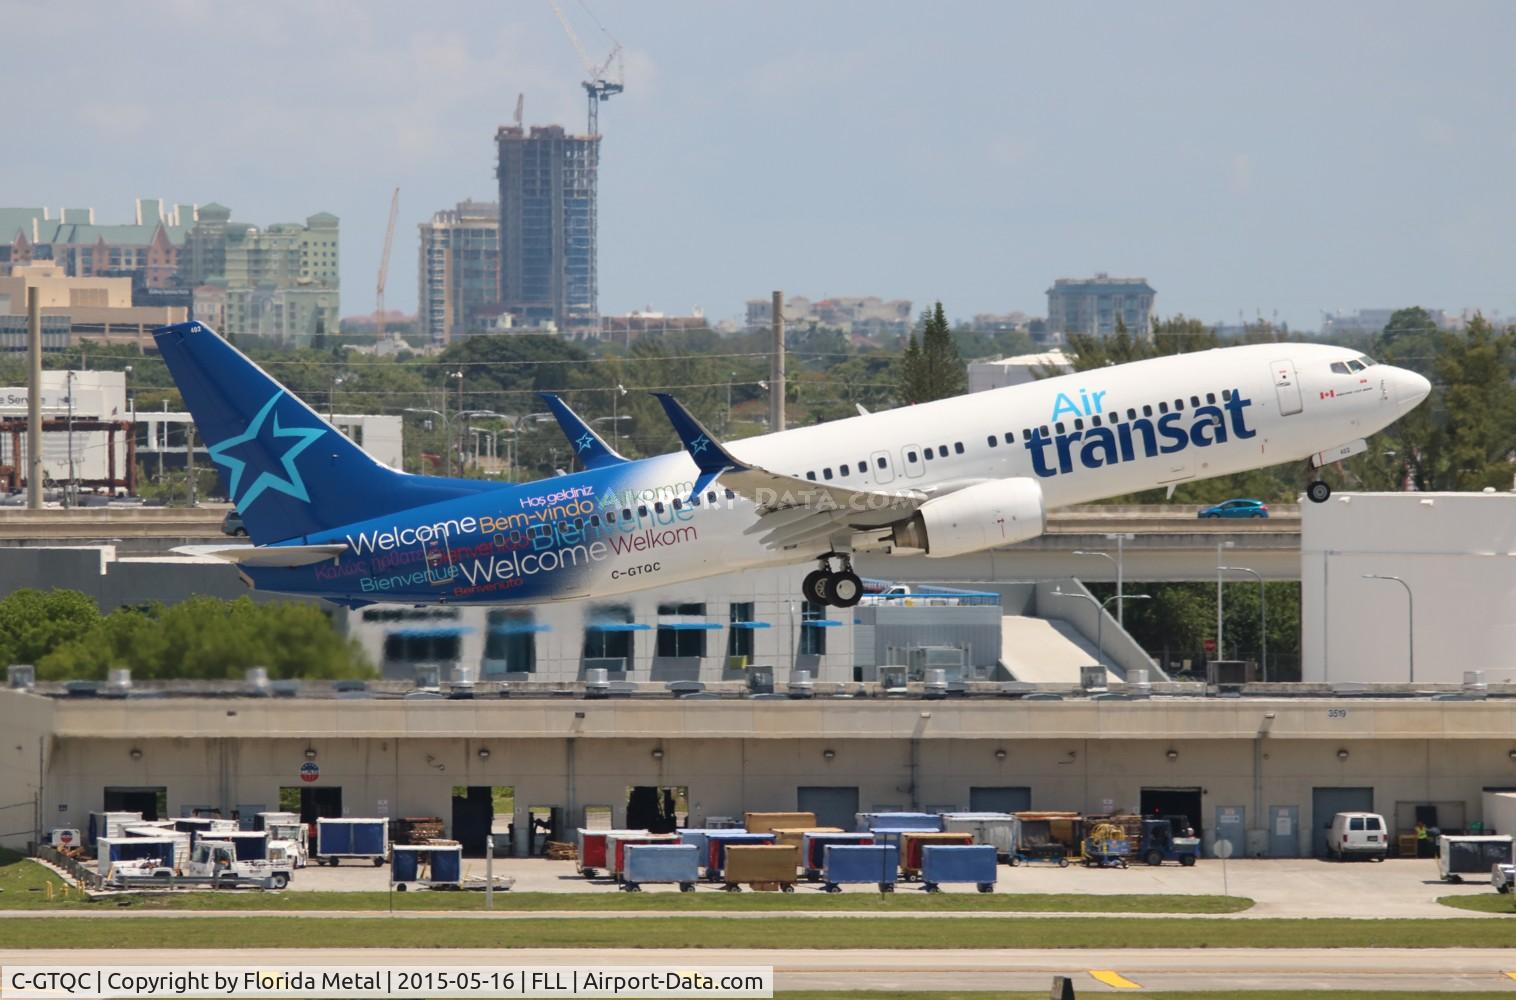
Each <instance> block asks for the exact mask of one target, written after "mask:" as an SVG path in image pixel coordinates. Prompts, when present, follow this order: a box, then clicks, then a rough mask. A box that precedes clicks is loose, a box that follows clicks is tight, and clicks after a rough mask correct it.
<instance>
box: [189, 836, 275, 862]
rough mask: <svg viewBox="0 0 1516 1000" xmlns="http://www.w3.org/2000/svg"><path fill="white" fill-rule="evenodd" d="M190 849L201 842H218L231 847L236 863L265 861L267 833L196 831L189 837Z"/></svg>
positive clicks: (266, 855) (266, 858) (266, 857)
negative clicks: (235, 856)
mask: <svg viewBox="0 0 1516 1000" xmlns="http://www.w3.org/2000/svg"><path fill="white" fill-rule="evenodd" d="M189 836H190V847H191V848H193V847H194V846H195V845H196V844H198V843H199V842H200V841H202V840H219V841H224V842H226V843H229V844H231V845H232V848H233V850H235V851H236V853H237V858H236V860H238V861H267V860H268V840H269V837H268V833H267V832H262V833H260V832H258V831H256V830H227V831H224V832H221V833H201V832H199V831H196V832H194V833H191V834H190V835H189Z"/></svg>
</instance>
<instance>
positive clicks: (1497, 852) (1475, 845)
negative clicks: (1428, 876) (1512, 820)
mask: <svg viewBox="0 0 1516 1000" xmlns="http://www.w3.org/2000/svg"><path fill="white" fill-rule="evenodd" d="M1510 863H1511V838H1510V837H1509V836H1506V835H1505V834H1501V835H1499V836H1495V835H1490V834H1487V835H1484V836H1478V837H1461V836H1451V835H1449V834H1446V833H1444V834H1442V835H1441V836H1439V837H1438V838H1437V874H1438V875H1439V876H1441V877H1442V880H1443V881H1444V882H1462V881H1463V879H1464V877H1465V876H1473V877H1474V878H1479V879H1484V878H1489V877H1490V872H1491V870H1492V869H1493V868H1494V867H1495V866H1496V865H1508V864H1510Z"/></svg>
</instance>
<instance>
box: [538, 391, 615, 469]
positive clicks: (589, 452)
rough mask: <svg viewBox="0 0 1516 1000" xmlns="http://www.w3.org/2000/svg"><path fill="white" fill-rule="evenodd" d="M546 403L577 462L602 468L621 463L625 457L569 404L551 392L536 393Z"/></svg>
mask: <svg viewBox="0 0 1516 1000" xmlns="http://www.w3.org/2000/svg"><path fill="white" fill-rule="evenodd" d="M537 395H538V396H540V397H541V398H542V400H543V402H545V403H547V408H548V409H549V410H552V411H553V416H554V417H556V418H557V420H558V427H559V429H561V430H562V431H563V436H564V437H566V438H568V440H569V444H570V445H572V446H573V448H574V455H575V456H576V457H577V458H578V459H579V464H580V465H582V466H584V467H585V468H586V469H603V468H605V467H606V466H608V465H621V464H622V463H623V462H625V461H626V457H625V456H623V455H619V454H617V453H616V450H615V449H614V448H612V447H611V446H610V445H608V444H606V443H605V439H604V438H602V437H601V436H600V435H599V434H596V433H595V432H594V431H593V430H591V429H590V425H589V424H587V423H585V422H584V420H583V419H582V418H581V417H580V416H579V414H577V413H575V412H574V411H573V410H572V409H570V408H569V405H568V404H567V403H565V402H564V401H563V400H562V399H560V398H558V397H557V396H555V395H553V394H552V393H551V392H539V393H537Z"/></svg>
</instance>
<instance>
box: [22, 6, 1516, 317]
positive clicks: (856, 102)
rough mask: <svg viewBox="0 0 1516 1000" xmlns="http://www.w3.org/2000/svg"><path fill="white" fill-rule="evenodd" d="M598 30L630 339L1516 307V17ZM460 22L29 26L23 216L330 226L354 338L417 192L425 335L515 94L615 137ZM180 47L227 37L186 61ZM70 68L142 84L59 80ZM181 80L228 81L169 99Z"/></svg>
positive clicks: (1383, 9)
mask: <svg viewBox="0 0 1516 1000" xmlns="http://www.w3.org/2000/svg"><path fill="white" fill-rule="evenodd" d="M592 6H593V9H594V11H595V14H596V15H597V16H598V17H599V19H600V21H601V22H603V23H604V24H605V25H606V26H607V27H608V28H609V29H610V30H611V31H612V32H614V33H615V35H616V36H617V37H618V38H619V39H620V40H621V42H622V43H623V44H624V45H625V46H626V74H625V75H626V92H625V93H624V94H621V95H618V96H617V97H615V98H614V100H612V101H610V102H608V103H607V104H605V105H604V106H603V108H602V109H601V119H600V121H601V129H602V132H603V133H604V136H605V139H604V143H603V151H602V159H601V169H600V199H599V200H600V208H599V215H600V220H599V243H600V254H599V258H600V259H599V274H600V281H599V284H600V296H599V298H600V311H601V312H602V313H605V314H618V313H625V312H627V311H630V310H633V309H639V308H643V307H647V306H651V307H652V308H653V309H655V310H661V311H663V312H667V313H670V314H679V313H687V312H688V311H689V310H690V308H691V307H692V306H701V307H703V308H704V309H705V311H706V312H707V314H709V315H710V316H711V317H712V319H713V320H717V319H727V318H740V316H741V313H742V309H743V304H744V302H745V300H746V299H748V298H751V297H752V296H753V295H755V294H761V293H762V291H764V290H765V289H767V288H784V289H786V290H787V291H791V292H792V293H793V294H799V295H807V296H810V297H813V298H820V297H822V296H828V295H880V296H886V297H900V298H908V299H911V300H912V301H914V302H917V303H926V302H930V301H933V300H936V299H941V300H943V301H944V302H945V303H946V305H947V307H948V310H949V312H950V313H951V314H952V315H954V316H962V317H968V316H971V315H973V314H974V313H998V312H1006V311H1011V310H1022V311H1025V312H1028V313H1030V314H1034V315H1037V314H1041V313H1042V312H1043V311H1044V309H1045V300H1044V294H1043V293H1044V291H1045V290H1046V288H1047V287H1048V286H1049V284H1050V283H1051V282H1052V281H1053V280H1054V279H1056V278H1059V277H1084V276H1089V275H1092V274H1094V273H1096V272H1098V271H1107V272H1110V273H1112V274H1141V275H1145V276H1147V278H1148V279H1149V281H1151V282H1152V284H1153V286H1154V287H1156V288H1158V289H1159V291H1160V297H1159V300H1158V312H1159V314H1160V315H1171V314H1173V313H1175V312H1180V311H1183V312H1185V313H1187V314H1191V315H1195V316H1198V317H1200V318H1202V319H1204V320H1207V321H1209V322H1232V321H1234V320H1235V319H1236V317H1237V316H1238V314H1239V312H1240V313H1242V314H1244V315H1245V316H1246V317H1247V318H1249V319H1251V318H1253V317H1254V315H1255V314H1256V313H1257V312H1258V311H1259V310H1261V311H1262V314H1263V316H1264V318H1274V316H1275V312H1276V310H1277V318H1278V319H1279V320H1281V321H1285V322H1288V323H1289V324H1290V325H1291V326H1292V327H1294V328H1297V329H1315V328H1317V327H1318V326H1319V325H1320V322H1321V316H1322V313H1323V312H1332V311H1335V310H1339V309H1341V310H1348V311H1352V310H1356V309H1359V308H1370V307H1393V306H1399V305H1408V304H1412V303H1420V304H1422V305H1426V306H1429V307H1440V308H1445V309H1449V310H1457V309H1460V308H1464V307H1470V306H1473V307H1481V308H1483V309H1485V310H1486V311H1488V312H1499V313H1501V314H1504V315H1510V314H1512V313H1516V289H1513V287H1512V285H1511V283H1510V281H1509V278H1508V276H1509V273H1510V270H1511V268H1510V264H1511V255H1510V252H1509V250H1508V249H1507V248H1506V243H1507V242H1508V241H1507V240H1506V239H1504V237H1505V236H1506V234H1507V233H1509V232H1511V231H1512V229H1513V224H1516V192H1513V191H1512V190H1511V188H1510V185H1509V184H1508V182H1507V181H1506V178H1508V177H1509V176H1510V174H1511V172H1512V168H1513V167H1516V135H1513V134H1512V133H1511V130H1510V128H1509V124H1508V123H1509V122H1510V121H1511V120H1513V118H1516V116H1513V114H1512V111H1513V110H1516V109H1513V107H1512V104H1513V98H1512V92H1511V88H1510V87H1509V86H1508V85H1506V84H1505V83H1504V81H1503V79H1502V76H1501V68H1502V66H1503V65H1504V62H1503V59H1502V55H1503V52H1502V44H1503V39H1508V38H1510V37H1512V35H1511V31H1510V29H1511V28H1512V27H1516V10H1512V9H1511V8H1509V7H1506V6H1503V5H1498V4H1487V3H1469V4H1462V5H1458V6H1455V7H1451V8H1446V9H1431V8H1425V7H1421V6H1414V5H1379V4H1375V5H1372V6H1370V5H1368V4H1340V5H1332V6H1330V7H1326V8H1316V7H1312V8H1305V7H1303V6H1302V7H1301V8H1300V11H1301V13H1302V14H1303V15H1304V14H1307V13H1308V14H1309V16H1308V17H1306V18H1305V22H1306V26H1305V27H1302V24H1301V23H1299V22H1300V20H1301V19H1298V18H1279V17H1277V16H1275V15H1274V13H1273V12H1272V11H1256V12H1255V11H1250V10H1247V9H1241V8H1239V9H1230V8H1222V9H1217V8H1212V7H1208V6H1205V5H1198V4H1166V5H1163V6H1161V7H1158V8H1154V9H1150V10H1144V11H1136V10H1130V9H1125V8H1120V7H1114V6H1111V7H1105V6H1094V7H1086V8H1069V9H1062V8H1057V9H1040V8H1032V7H1021V6H1001V5H983V6H980V5H969V4H961V5H954V6H950V7H947V8H944V9H943V10H942V11H940V12H937V13H933V12H928V11H925V10H919V9H917V8H916V7H914V6H909V5H899V4H896V5H892V4H885V5H869V6H867V7H864V6H862V5H858V4H834V5H826V6H823V7H820V8H816V9H812V8H810V7H804V6H799V5H786V4H777V5H772V6H767V7H764V8H762V9H761V10H760V9H756V8H755V9H751V10H749V9H742V8H709V7H706V6H703V5H697V4H669V5H660V6H659V7H657V8H642V7H638V6H634V5H630V4H625V3H613V2H608V0H602V2H599V3H594V4H592ZM438 11H439V13H438V15H437V18H436V20H435V21H434V22H432V23H423V22H418V21H416V20H415V19H414V14H413V13H412V11H411V9H410V8H407V7H404V6H401V5H399V4H394V3H375V4H343V3H330V4H322V5H316V6H312V7H304V6H299V5H295V4H283V3H273V4H268V5H260V6H259V7H257V8H256V9H253V8H248V9H243V8H226V7H223V6H221V5H213V4H203V3H199V2H196V0H173V2H169V0H165V2H160V3H147V4H144V5H142V6H140V7H134V8H132V9H130V10H125V9H117V8H114V7H110V6H106V5H82V6H79V7H75V8H63V9H60V8H57V7H56V6H50V5H45V4H41V3H32V2H21V3H17V4H13V5H11V6H10V7H9V9H8V11H7V17H8V19H9V21H10V24H11V26H12V27H13V28H14V29H16V30H17V31H18V33H19V35H18V36H24V37H27V38H29V39H31V43H30V44H29V45H28V46H25V47H24V50H23V51H20V52H19V53H18V59H19V63H18V64H17V73H16V78H17V79H18V80H20V81H23V82H22V83H21V85H20V86H21V90H22V93H23V96H25V95H26V92H27V91H28V88H32V87H35V88H37V93H36V94H34V95H32V96H33V97H40V96H42V88H43V84H41V83H36V84H32V83H27V82H25V81H43V80H46V81H47V83H46V85H45V86H46V96H47V97H48V100H47V101H45V102H44V101H41V100H25V101H22V102H19V103H18V115H19V117H20V124H21V126H22V129H21V131H20V132H19V133H18V134H23V135H26V136H27V137H28V139H29V142H30V143H31V144H33V150H34V151H33V152H31V153H29V154H25V155H21V156H18V157H15V158H13V159H12V160H11V161H10V162H8V163H7V164H6V165H5V166H4V167H3V168H0V204H8V205H34V204H46V205H48V206H49V207H50V208H52V209H54V211H56V210H57V208H58V207H61V206H65V205H68V206H73V205H88V206H93V207H95V208H96V210H97V213H98V215H99V217H100V218H101V220H102V221H112V220H114V219H118V218H124V217H125V215H126V212H127V210H128V208H129V206H130V205H131V203H132V199H133V198H135V197H138V196H140V195H142V194H144V193H146V194H151V195H154V196H163V197H170V198H175V199H189V200H192V201H196V202H198V203H201V204H205V203H207V202H210V201H222V202H224V203H229V204H235V205H237V206H239V209H238V210H239V213H240V214H244V215H246V216H247V217H248V218H257V219H283V218H304V217H306V216H308V215H311V214H314V213H318V212H331V213H332V214H335V215H337V216H339V217H340V218H341V219H342V228H343V230H344V232H343V237H344V239H343V244H342V272H341V279H342V285H343V286H344V291H345V293H346V295H345V302H344V310H343V311H344V312H345V313H347V314H349V315H362V314H364V313H365V312H367V311H369V310H370V309H371V304H372V296H373V285H374V275H375V272H376V270H377V264H378V259H379V254H380V250H381V246H382V242H383V229H384V223H385V216H386V210H387V207H388V196H389V192H390V191H391V190H392V189H393V187H395V186H397V185H398V186H399V187H400V188H401V218H400V222H399V224H398V225H397V236H396V239H397V246H396V253H395V254H394V255H393V263H392V269H391V272H390V275H389V282H388V300H389V303H390V304H391V305H392V306H394V307H399V308H404V309H406V310H407V311H411V310H414V309H415V306H416V302H415V289H416V287H417V280H416V271H415V266H416V259H417V258H416V253H415V247H416V243H415V240H416V235H415V234H416V232H417V229H416V227H417V225H418V224H420V223H422V222H424V221H425V220H427V219H429V218H430V217H431V215H432V213H434V212H436V211H438V210H441V209H445V208H447V207H449V206H452V205H454V204H456V203H457V202H459V201H462V200H464V199H468V198H473V199H476V200H489V199H490V197H491V196H492V195H493V194H494V193H495V182H494V168H495V157H494V150H493V143H492V137H493V136H494V133H495V129H496V128H497V127H498V126H500V125H502V124H507V123H509V121H510V120H511V117H512V115H511V113H512V110H513V108H514V103H515V97H516V94H517V93H524V94H525V112H526V113H525V117H524V120H525V123H526V124H527V125H529V126H530V125H540V124H562V125H564V126H566V127H567V128H569V129H570V130H571V131H578V130H581V129H582V124H583V121H584V95H583V92H582V90H581V89H580V88H579V81H580V80H581V79H582V78H583V76H584V71H583V69H582V67H581V66H580V65H579V62H578V59H577V57H576V56H575V54H574V52H573V49H572V47H571V45H570V44H569V42H568V41H567V39H566V38H565V37H564V35H563V32H562V29H561V27H560V26H559V25H558V23H557V22H556V20H555V19H554V17H553V16H552V12H551V10H550V8H549V7H548V6H547V4H546V3H542V4H540V5H539V4H537V3H519V4H514V5H510V6H502V5H494V4H485V3H456V4H449V5H445V6H444V7H442V8H438ZM569 14H570V15H571V16H573V17H575V18H576V19H577V20H576V23H577V25H578V28H579V31H580V33H581V35H582V36H583V37H584V38H585V40H586V44H587V47H588V48H590V49H591V50H592V51H593V50H597V49H598V48H599V47H601V46H602V42H603V40H604V39H603V36H600V35H599V34H598V30H597V29H596V28H595V27H594V24H593V22H588V21H584V20H582V19H583V18H584V12H583V9H582V8H573V9H570V10H569ZM801 28H803V30H800V29H801ZM1307 28H1308V30H1306V29H1307ZM175 37H178V38H180V39H182V40H193V39H208V40H209V41H208V42H207V43H205V44H198V45H189V46H188V47H187V48H185V50H184V51H185V56H184V58H183V59H177V58H166V57H165V54H164V52H163V50H162V42H163V40H164V39H165V38H175ZM221 39H226V40H227V41H220V40H221ZM1039 39H1041V41H1039ZM65 51H66V52H67V53H69V54H70V55H72V56H74V57H76V58H83V59H85V60H87V61H90V62H94V63H96V64H99V65H105V66H110V67H111V68H112V69H113V71H114V72H115V73H118V74H120V76H121V77H122V78H123V79H133V80H138V81H141V82H143V84H144V85H143V86H141V87H135V88H134V87H125V88H122V89H119V90H112V89H102V88H100V87H98V86H96V85H95V84H94V83H93V82H90V83H86V82H85V78H84V77H79V76H78V75H75V74H64V75H57V74H53V73H50V72H48V69H47V67H48V66H49V65H51V64H52V60H54V59H55V58H56V57H57V55H58V54H59V53H60V52H65ZM207 53H214V56H215V58H207V57H206V54H207ZM275 64H278V65H288V66H290V67H295V68H298V72H291V73H277V74H271V73H269V72H268V71H267V70H268V66H270V65H275ZM185 74H195V75H200V76H202V77H204V78H206V82H205V83H204V85H199V86H176V85H172V81H173V80H175V79H179V80H182V79H183V77H184V76H185ZM153 80H157V81H159V82H160V83H161V84H163V85H161V86H160V85H151V86H148V85H146V83H147V82H149V81H153ZM44 151H45V155H44Z"/></svg>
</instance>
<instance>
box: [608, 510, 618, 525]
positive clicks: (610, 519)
mask: <svg viewBox="0 0 1516 1000" xmlns="http://www.w3.org/2000/svg"><path fill="white" fill-rule="evenodd" d="M605 522H606V523H607V524H615V523H616V512H615V511H611V512H610V513H608V514H606V515H605Z"/></svg>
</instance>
